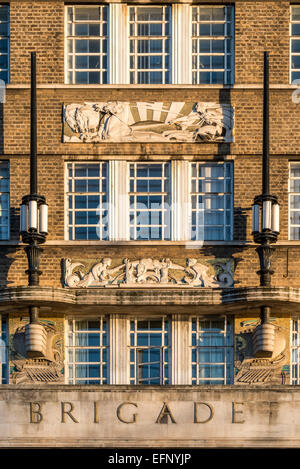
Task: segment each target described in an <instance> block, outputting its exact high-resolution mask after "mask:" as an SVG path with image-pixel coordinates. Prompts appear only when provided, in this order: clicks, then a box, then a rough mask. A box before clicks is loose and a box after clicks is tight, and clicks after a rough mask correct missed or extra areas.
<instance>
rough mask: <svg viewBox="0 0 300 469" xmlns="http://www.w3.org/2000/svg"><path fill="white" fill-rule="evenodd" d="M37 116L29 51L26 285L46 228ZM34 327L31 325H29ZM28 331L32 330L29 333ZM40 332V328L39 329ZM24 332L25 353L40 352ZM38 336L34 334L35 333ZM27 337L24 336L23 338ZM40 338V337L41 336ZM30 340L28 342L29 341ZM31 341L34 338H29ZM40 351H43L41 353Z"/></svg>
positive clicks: (35, 269)
mask: <svg viewBox="0 0 300 469" xmlns="http://www.w3.org/2000/svg"><path fill="white" fill-rule="evenodd" d="M36 123H37V117H36V54H35V52H32V53H31V114H30V194H29V195H25V196H24V197H23V198H22V204H21V206H20V234H21V237H22V241H23V242H24V243H25V244H27V246H26V247H25V252H26V254H27V258H28V270H26V274H27V275H28V286H38V285H39V276H40V275H41V271H40V270H39V265H40V254H41V252H42V249H41V247H40V244H43V243H44V242H45V241H46V236H47V232H48V205H47V204H46V199H45V197H44V196H42V195H39V194H38V189H37V125H36ZM38 314H39V308H38V307H37V306H29V316H30V325H35V326H34V327H35V335H37V336H38V335H39V333H38V334H37V331H38V330H39V329H40V328H41V327H42V326H40V325H39V324H38ZM32 330H34V328H32ZM31 335H32V334H31ZM41 335H43V331H42V332H41ZM29 336H30V334H29V335H28V347H27V356H31V357H34V356H40V355H41V353H40V351H39V350H37V349H38V348H39V346H37V344H35V345H33V344H32V338H31V337H29ZM37 338H38V337H37ZM26 340H27V339H26ZM43 340H44V339H43ZM29 342H30V344H29ZM33 342H34V340H33ZM42 355H43V354H42Z"/></svg>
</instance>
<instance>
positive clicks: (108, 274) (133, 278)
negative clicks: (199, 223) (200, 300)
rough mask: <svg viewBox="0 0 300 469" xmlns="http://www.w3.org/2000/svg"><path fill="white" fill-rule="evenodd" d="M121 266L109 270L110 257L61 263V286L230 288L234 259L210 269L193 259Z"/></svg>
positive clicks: (130, 262) (126, 262)
mask: <svg viewBox="0 0 300 469" xmlns="http://www.w3.org/2000/svg"><path fill="white" fill-rule="evenodd" d="M221 261H223V262H221ZM121 262H122V263H121V264H119V265H115V266H112V259H111V258H110V257H105V258H103V259H102V260H101V261H100V262H96V263H91V261H86V262H84V261H83V262H76V261H72V260H71V259H64V260H63V270H64V286H66V287H71V288H87V287H106V286H119V287H122V286H123V287H130V286H131V287H138V286H141V287H142V286H147V285H150V286H151V287H154V286H157V287H165V286H174V287H183V286H185V287H207V288H228V287H232V286H233V259H229V260H228V259H222V260H220V261H219V262H218V261H214V264H211V265H210V264H209V263H207V264H205V263H201V262H199V261H198V260H197V259H193V258H188V259H186V261H185V265H180V264H178V263H175V262H173V261H172V260H171V259H169V258H165V259H161V260H158V259H151V258H144V259H138V260H130V259H124V260H123V261H121Z"/></svg>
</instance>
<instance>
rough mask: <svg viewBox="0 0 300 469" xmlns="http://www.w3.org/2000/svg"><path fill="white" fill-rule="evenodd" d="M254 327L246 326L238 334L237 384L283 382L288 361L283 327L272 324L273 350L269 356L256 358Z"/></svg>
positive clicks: (255, 327)
mask: <svg viewBox="0 0 300 469" xmlns="http://www.w3.org/2000/svg"><path fill="white" fill-rule="evenodd" d="M253 326H254V327H251V326H250V327H249V326H248V327H246V328H245V329H244V330H243V331H241V332H240V334H239V335H237V336H236V343H235V350H236V354H237V356H238V360H236V361H235V369H236V375H235V378H234V382H235V384H240V385H242V384H247V385H249V384H253V385H264V384H283V381H284V380H285V377H284V376H283V373H282V370H283V368H284V365H286V364H287V363H288V354H287V337H286V333H285V331H284V330H283V328H282V327H279V326H277V325H276V324H275V323H273V324H272V326H273V328H274V344H273V352H272V353H270V356H269V358H255V357H254V353H255V349H256V347H255V343H254V341H253V339H254V337H255V330H256V329H257V325H256V324H253Z"/></svg>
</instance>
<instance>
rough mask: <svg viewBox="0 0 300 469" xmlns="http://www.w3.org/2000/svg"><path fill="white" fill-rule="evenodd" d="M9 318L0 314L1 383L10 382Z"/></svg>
mask: <svg viewBox="0 0 300 469" xmlns="http://www.w3.org/2000/svg"><path fill="white" fill-rule="evenodd" d="M7 355H8V349H7V318H6V317H5V316H0V384H7V383H8V356H7Z"/></svg>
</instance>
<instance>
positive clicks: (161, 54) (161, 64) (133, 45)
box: [129, 6, 171, 84]
mask: <svg viewBox="0 0 300 469" xmlns="http://www.w3.org/2000/svg"><path fill="white" fill-rule="evenodd" d="M129 10H130V19H129V21H130V25H129V26H130V28H129V29H130V36H131V38H130V83H144V84H148V83H149V84H151V83H152V84H160V83H168V82H169V79H170V76H169V71H170V60H169V52H170V51H169V31H170V28H169V22H170V10H171V7H169V6H154V7H148V6H147V7H138V6H136V7H130V9H129ZM143 70H148V72H144V71H143ZM154 70H157V71H154Z"/></svg>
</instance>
